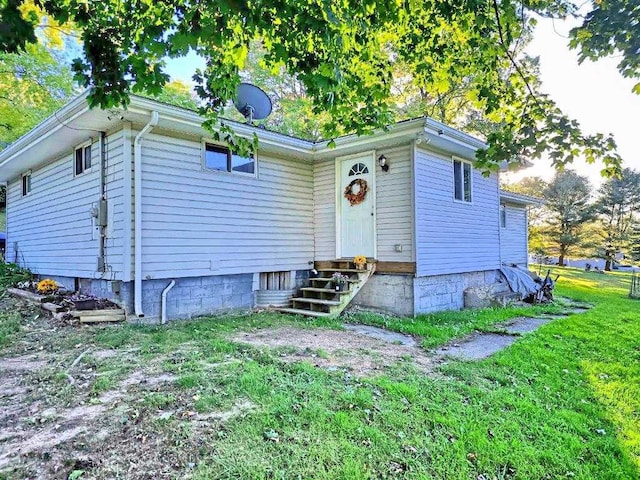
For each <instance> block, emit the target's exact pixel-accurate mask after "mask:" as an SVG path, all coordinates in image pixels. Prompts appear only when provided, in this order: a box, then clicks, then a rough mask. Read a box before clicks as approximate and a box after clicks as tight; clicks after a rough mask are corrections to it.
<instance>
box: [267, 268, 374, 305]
mask: <svg viewBox="0 0 640 480" xmlns="http://www.w3.org/2000/svg"><path fill="white" fill-rule="evenodd" d="M331 267H332V268H326V267H325V268H319V269H317V271H318V277H315V278H310V279H309V283H310V285H311V286H309V287H304V288H302V289H300V296H297V297H293V298H292V299H291V307H282V308H277V309H276V310H278V311H279V312H283V313H292V314H296V315H305V316H309V317H337V316H338V315H340V313H342V311H343V310H344V309H345V308H347V306H348V305H349V303H351V300H353V298H354V297H355V296H356V294H357V293H358V292H359V291H360V289H361V288H362V286H363V285H364V284H365V283H366V282H367V280H369V278H370V277H371V275H373V272H374V271H375V263H368V264H367V266H366V268H365V269H363V270H361V269H358V268H355V265H354V264H353V263H352V262H351V261H349V260H335V261H333V262H331ZM336 272H338V273H341V274H342V275H345V276H346V277H347V278H348V279H347V280H346V282H345V284H344V286H343V290H336V289H335V283H334V281H333V280H332V278H331V276H332V275H333V274H334V273H336Z"/></svg>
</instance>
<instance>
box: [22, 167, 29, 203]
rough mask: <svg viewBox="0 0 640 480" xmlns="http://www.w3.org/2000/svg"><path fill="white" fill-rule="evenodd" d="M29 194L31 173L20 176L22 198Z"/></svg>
mask: <svg viewBox="0 0 640 480" xmlns="http://www.w3.org/2000/svg"><path fill="white" fill-rule="evenodd" d="M29 193H31V172H28V173H24V174H22V196H23V197H25V196H27V195H29Z"/></svg>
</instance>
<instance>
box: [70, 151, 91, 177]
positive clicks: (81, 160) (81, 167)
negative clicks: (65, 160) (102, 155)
mask: <svg viewBox="0 0 640 480" xmlns="http://www.w3.org/2000/svg"><path fill="white" fill-rule="evenodd" d="M74 159H75V174H76V175H81V174H83V173H85V172H88V171H89V170H91V144H90V143H89V144H87V145H82V146H80V147H77V148H76V149H75V150H74Z"/></svg>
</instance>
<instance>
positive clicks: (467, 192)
mask: <svg viewBox="0 0 640 480" xmlns="http://www.w3.org/2000/svg"><path fill="white" fill-rule="evenodd" d="M453 187H454V188H453V189H454V198H455V199H456V200H460V201H461V202H471V164H470V163H469V162H463V161H462V160H453Z"/></svg>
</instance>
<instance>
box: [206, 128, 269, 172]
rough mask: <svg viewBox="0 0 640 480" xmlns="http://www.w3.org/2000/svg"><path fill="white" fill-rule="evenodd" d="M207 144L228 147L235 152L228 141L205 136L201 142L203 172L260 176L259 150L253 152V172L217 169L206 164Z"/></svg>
mask: <svg viewBox="0 0 640 480" xmlns="http://www.w3.org/2000/svg"><path fill="white" fill-rule="evenodd" d="M207 145H213V146H216V147H222V148H226V149H227V150H229V151H230V152H231V153H233V152H232V151H231V148H229V145H227V144H226V143H224V142H218V141H215V140H209V139H206V138H203V139H202V141H201V142H200V166H201V168H202V171H203V172H207V173H213V174H214V175H240V176H242V177H248V178H258V152H257V151H256V152H253V173H246V172H238V171H237V170H231V171H229V170H216V169H214V168H207V164H206V159H207V157H206V155H207Z"/></svg>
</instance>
